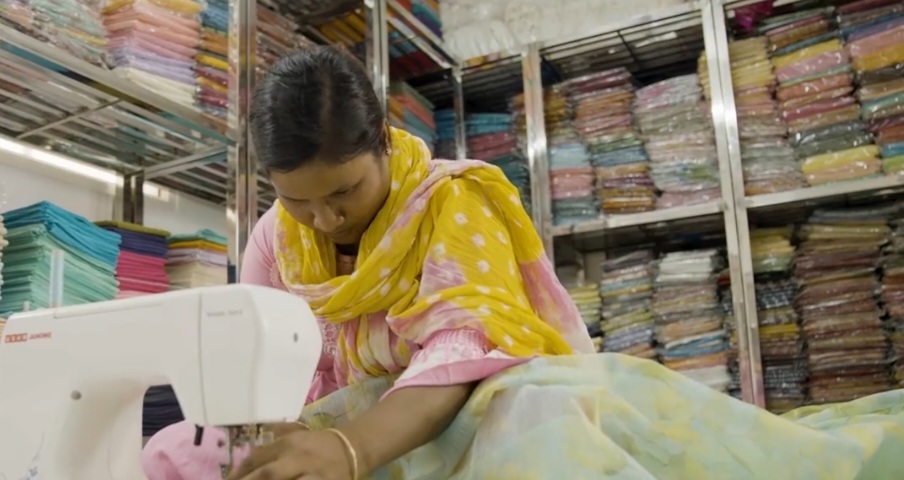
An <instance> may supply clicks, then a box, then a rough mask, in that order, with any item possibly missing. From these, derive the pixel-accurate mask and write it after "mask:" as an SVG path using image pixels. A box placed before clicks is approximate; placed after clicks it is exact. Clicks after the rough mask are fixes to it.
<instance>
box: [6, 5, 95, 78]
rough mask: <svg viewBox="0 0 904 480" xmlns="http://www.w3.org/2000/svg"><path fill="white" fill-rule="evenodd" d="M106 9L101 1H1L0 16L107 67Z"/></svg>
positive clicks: (74, 53) (30, 32)
mask: <svg viewBox="0 0 904 480" xmlns="http://www.w3.org/2000/svg"><path fill="white" fill-rule="evenodd" d="M103 6H104V2H100V1H98V0H53V1H50V0H13V1H0V16H2V17H5V18H6V19H7V20H8V21H9V22H10V23H12V24H13V25H17V26H20V27H24V30H25V31H26V32H28V33H29V34H31V35H32V36H34V37H36V38H38V39H41V40H46V41H48V42H49V43H50V44H52V45H54V46H56V47H58V48H60V49H62V50H65V51H66V52H68V53H69V54H71V55H73V56H75V57H77V58H79V59H81V60H84V61H86V62H89V63H91V64H94V65H97V66H105V65H106V64H107V62H108V61H109V57H108V56H107V32H106V30H105V29H104V25H103V19H102V18H101V15H100V12H101V8H102V7H103Z"/></svg>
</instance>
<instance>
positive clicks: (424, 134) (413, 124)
mask: <svg viewBox="0 0 904 480" xmlns="http://www.w3.org/2000/svg"><path fill="white" fill-rule="evenodd" d="M389 93H390V97H389V103H390V110H391V111H400V112H401V116H400V118H397V119H393V118H392V117H390V124H391V125H392V126H394V127H396V128H401V129H402V130H405V131H406V132H408V133H410V134H412V135H414V136H416V137H418V138H420V139H421V140H423V141H424V142H426V143H427V146H429V147H430V148H431V149H433V147H434V145H435V144H436V121H435V120H434V119H433V108H434V107H433V104H432V103H430V101H429V100H427V99H426V98H424V96H423V95H421V94H420V93H419V92H418V91H417V90H415V89H413V88H411V86H409V85H408V84H407V83H405V82H399V81H396V82H392V84H391V85H390V90H389ZM507 116H508V115H506V117H507Z"/></svg>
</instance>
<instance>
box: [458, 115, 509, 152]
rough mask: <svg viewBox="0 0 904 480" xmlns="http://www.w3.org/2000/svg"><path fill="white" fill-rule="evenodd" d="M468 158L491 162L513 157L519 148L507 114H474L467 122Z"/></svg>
mask: <svg viewBox="0 0 904 480" xmlns="http://www.w3.org/2000/svg"><path fill="white" fill-rule="evenodd" d="M465 131H466V134H467V137H468V158H473V159H475V160H485V161H490V160H493V159H495V158H499V157H504V156H506V155H511V153H512V152H513V151H515V149H516V148H517V146H518V139H517V138H516V137H515V134H514V133H513V132H512V116H511V115H509V114H507V113H472V114H470V115H468V119H467V120H466V121H465Z"/></svg>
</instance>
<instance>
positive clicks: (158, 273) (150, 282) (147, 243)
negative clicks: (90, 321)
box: [97, 222, 170, 298]
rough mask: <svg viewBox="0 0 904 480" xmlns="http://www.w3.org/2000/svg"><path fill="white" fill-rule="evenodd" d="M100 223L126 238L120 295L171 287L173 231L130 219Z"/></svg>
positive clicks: (119, 277)
mask: <svg viewBox="0 0 904 480" xmlns="http://www.w3.org/2000/svg"><path fill="white" fill-rule="evenodd" d="M97 225H98V226H100V227H102V228H105V229H107V230H109V231H111V232H115V233H117V234H119V235H120V236H121V237H122V244H121V246H120V250H121V251H120V254H119V261H118V262H117V264H116V280H118V281H119V293H118V294H117V295H116V298H128V297H135V296H140V295H147V294H151V293H163V292H167V291H169V289H170V284H169V277H167V276H166V252H167V250H168V249H167V245H166V239H167V237H169V236H170V233H169V232H167V231H164V230H158V229H154V228H148V227H144V226H141V225H135V224H132V223H128V222H97Z"/></svg>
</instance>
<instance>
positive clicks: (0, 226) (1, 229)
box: [0, 214, 9, 313]
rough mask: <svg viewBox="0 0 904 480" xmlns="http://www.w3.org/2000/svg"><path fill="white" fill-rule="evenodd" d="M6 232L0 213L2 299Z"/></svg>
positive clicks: (0, 295)
mask: <svg viewBox="0 0 904 480" xmlns="http://www.w3.org/2000/svg"><path fill="white" fill-rule="evenodd" d="M6 234H7V231H6V226H5V225H4V224H3V214H0V300H2V299H3V247H5V246H7V245H9V242H8V241H7V240H6ZM0 313H3V312H0Z"/></svg>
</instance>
